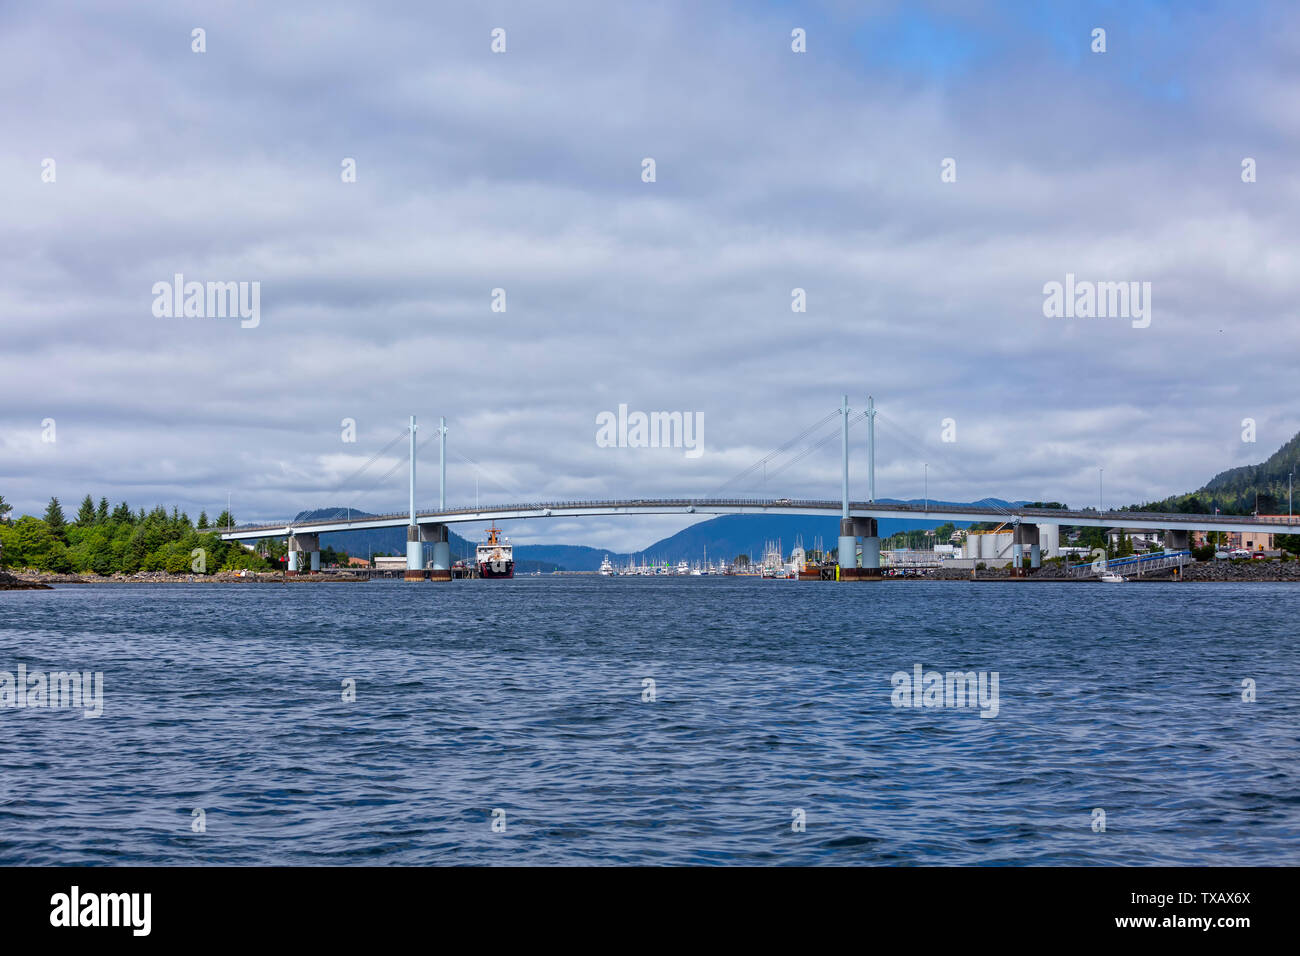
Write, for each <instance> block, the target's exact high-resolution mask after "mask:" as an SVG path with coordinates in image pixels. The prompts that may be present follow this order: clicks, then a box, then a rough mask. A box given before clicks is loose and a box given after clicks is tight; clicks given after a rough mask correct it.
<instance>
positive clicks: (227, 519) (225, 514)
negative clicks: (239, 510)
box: [216, 510, 235, 528]
mask: <svg viewBox="0 0 1300 956" xmlns="http://www.w3.org/2000/svg"><path fill="white" fill-rule="evenodd" d="M216 526H217V527H218V528H233V527H234V526H235V519H234V518H233V517H231V514H230V512H229V511H224V510H223V511H222V512H221V514H219V515H217V525H216Z"/></svg>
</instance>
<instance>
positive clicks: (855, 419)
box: [768, 412, 867, 478]
mask: <svg viewBox="0 0 1300 956" xmlns="http://www.w3.org/2000/svg"><path fill="white" fill-rule="evenodd" d="M835 414H836V415H838V414H840V413H839V412H836V413H835ZM866 418H867V413H866V412H858V413H857V414H856V415H850V416H849V428H852V427H853V426H854V425H856V424H858V423H859V422H862V421H865V420H866ZM839 437H840V435H839V433H838V432H832V433H831V434H829V435H827V436H826V437H825V438H823V439H822V440H821V441H819V442H817V443H816V444H815V445H810V446H809V447H807V448H805V449H804V450H803V451H802V452H800V453H799V454H798V455H796V456H795V457H794V458H791V459H790V460H789V461H787V462H786V463H785V464H784V465H782V466H781V467H780V468H778V469H777V470H776V471H774V472H772V473H771V474H770V475H768V477H769V478H775V477H776V476H777V475H779V474H781V473H782V472H783V471H785V470H786V469H788V468H791V467H793V466H794V465H797V464H799V462H801V461H803V460H804V459H805V458H807V457H808V456H809V455H811V454H812V453H813V452H815V451H817V450H819V449H821V448H825V447H826V446H827V445H829V444H830V443H831V442H833V441H835V440H836V439H837V438H839Z"/></svg>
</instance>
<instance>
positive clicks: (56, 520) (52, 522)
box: [45, 498, 68, 540]
mask: <svg viewBox="0 0 1300 956" xmlns="http://www.w3.org/2000/svg"><path fill="white" fill-rule="evenodd" d="M67 524H68V522H67V519H65V518H64V517H63V505H61V504H59V499H58V498H51V499H50V503H49V504H48V505H46V507H45V527H46V528H47V529H49V532H50V534H52V535H54V537H56V538H59V539H60V540H62V538H63V536H64V529H65V528H66V527H67Z"/></svg>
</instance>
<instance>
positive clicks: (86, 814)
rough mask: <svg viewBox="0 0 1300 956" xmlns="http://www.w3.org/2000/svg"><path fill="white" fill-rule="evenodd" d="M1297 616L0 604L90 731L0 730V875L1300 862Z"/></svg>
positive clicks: (7, 650) (544, 605) (243, 598)
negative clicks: (215, 868)
mask: <svg viewBox="0 0 1300 956" xmlns="http://www.w3.org/2000/svg"><path fill="white" fill-rule="evenodd" d="M1298 620H1300V587H1296V586H1288V585H1230V584H1206V585H1198V584H1133V585H1129V586H1124V587H1110V586H1104V585H1068V584H1067V585H1052V584H1021V583H968V582H953V583H948V582H888V583H883V584H836V583H834V582H825V583H822V582H792V581H759V580H753V579H734V578H703V579H701V578H683V579H662V578H661V579H640V578H616V579H600V578H574V577H568V578H550V577H543V578H520V579H517V580H515V581H464V582H455V583H453V584H450V585H437V584H407V583H405V582H397V581H394V582H374V583H370V584H360V585H293V586H283V585H243V586H240V585H230V586H224V585H194V586H185V585H159V586H147V585H139V586H120V585H119V586H112V585H102V586H69V587H63V588H60V589H59V590H56V591H54V592H10V593H5V594H0V670H7V671H10V672H14V671H16V669H17V665H18V664H20V663H24V664H26V665H27V666H28V668H29V670H64V669H76V670H91V671H103V672H104V682H105V694H104V707H105V712H104V716H103V717H101V718H98V719H86V718H84V717H83V716H82V715H81V711H80V710H75V711H67V710H50V709H44V710H30V709H29V710H16V709H2V710H0V766H2V767H3V770H2V771H0V864H23V863H77V864H108V863H113V864H142V863H151V864H190V863H235V864H311V863H372V864H373V863H401V864H442V863H488V864H513V863H521V864H545V863H570V864H581V863H648V864H654V863H747V864H754V863H783V864H784V863H789V864H816V863H835V864H879V863H885V864H888V863H895V864H897V863H921V864H952V863H979V864H994V863H998V864H1002V863H1007V864H1028V863H1082V864H1116V863H1124V864H1258V863H1264V864H1283V863H1286V864H1292V865H1294V864H1296V863H1298V862H1300V849H1297V847H1298V846H1300V844H1298V843H1297V836H1300V776H1298V774H1300V740H1298V738H1300V722H1298V721H1297V716H1298V715H1300V707H1298V705H1297V693H1298V692H1300V680H1298V679H1297V677H1298V676H1300V665H1298V663H1297V658H1298V656H1300V655H1298V654H1297V649H1296V625H1295V622H1296V621H1298ZM917 663H920V664H922V665H924V667H925V668H926V669H927V670H929V669H937V670H943V671H947V670H957V669H960V670H963V671H964V670H975V671H990V672H991V671H997V672H998V674H999V712H998V715H997V716H996V717H995V718H993V719H984V718H980V717H979V716H978V714H979V712H978V710H977V709H976V710H972V709H969V708H966V709H958V708H919V709H918V708H896V707H894V706H893V705H892V703H891V692H892V690H893V687H892V685H891V682H890V677H891V675H892V674H893V673H895V672H896V671H900V670H903V671H910V670H911V669H912V667H913V665H914V664H917ZM645 678H652V679H653V680H654V681H655V694H656V698H657V699H656V700H655V701H653V702H646V701H643V700H642V695H643V680H644V679H645ZM1243 678H1251V679H1253V680H1255V681H1256V682H1257V688H1258V689H1257V693H1258V700H1257V701H1255V702H1254V703H1246V702H1243V701H1242V688H1241V682H1242V680H1243ZM347 679H352V680H355V681H356V700H355V701H354V702H350V703H349V702H344V701H343V699H342V690H343V682H344V681H345V680H347ZM196 808H201V809H202V810H203V811H204V813H205V815H206V816H205V820H206V832H203V833H195V832H193V830H192V820H193V814H192V811H193V810H194V809H196ZM796 808H801V809H803V810H804V812H805V814H806V821H807V829H806V832H793V831H792V828H791V822H792V812H793V811H794V810H795V809H796ZM1094 808H1101V809H1104V810H1105V812H1106V830H1105V832H1094V831H1093V810H1094ZM494 809H501V810H504V811H505V818H504V819H505V825H506V826H505V832H494V830H493V828H492V813H493V810H494Z"/></svg>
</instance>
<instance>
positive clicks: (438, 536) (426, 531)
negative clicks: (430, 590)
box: [420, 524, 451, 581]
mask: <svg viewBox="0 0 1300 956" xmlns="http://www.w3.org/2000/svg"><path fill="white" fill-rule="evenodd" d="M420 540H421V541H424V542H428V543H430V544H432V545H433V560H432V561H431V562H430V568H429V580H430V581H450V580H451V545H450V544H449V543H448V542H447V526H446V525H445V524H422V525H420Z"/></svg>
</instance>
